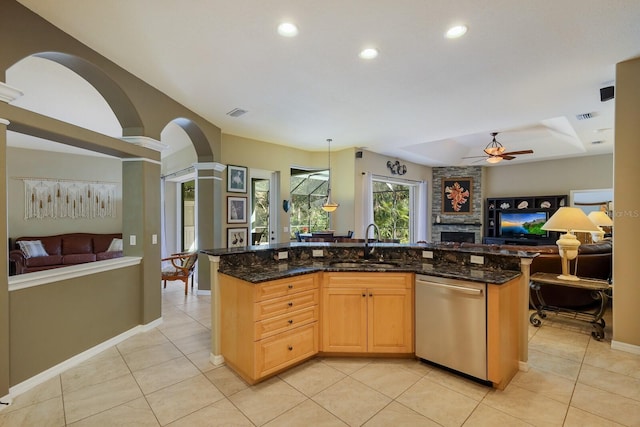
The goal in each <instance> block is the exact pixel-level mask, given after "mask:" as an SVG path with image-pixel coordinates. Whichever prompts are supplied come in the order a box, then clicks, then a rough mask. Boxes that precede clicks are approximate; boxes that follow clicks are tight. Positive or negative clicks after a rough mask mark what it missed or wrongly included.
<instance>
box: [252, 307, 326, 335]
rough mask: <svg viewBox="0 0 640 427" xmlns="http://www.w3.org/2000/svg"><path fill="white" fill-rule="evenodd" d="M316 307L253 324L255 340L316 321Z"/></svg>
mask: <svg viewBox="0 0 640 427" xmlns="http://www.w3.org/2000/svg"><path fill="white" fill-rule="evenodd" d="M318 312H319V310H318V306H317V305H314V306H312V307H307V308H303V309H302V310H297V311H294V312H291V313H285V314H282V315H280V316H275V317H270V318H268V319H265V320H261V321H259V322H256V323H255V339H256V341H257V340H261V339H263V338H267V337H270V336H272V335H275V334H279V333H281V332H286V331H290V330H292V329H294V328H297V327H298V326H302V325H305V324H307V323H311V322H314V321H316V320H318Z"/></svg>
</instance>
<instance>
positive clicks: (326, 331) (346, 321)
mask: <svg viewBox="0 0 640 427" xmlns="http://www.w3.org/2000/svg"><path fill="white" fill-rule="evenodd" d="M367 295H368V294H367V291H366V289H357V288H325V289H324V290H323V292H322V350H323V351H326V352H358V353H362V352H366V351H367V299H368V297H367Z"/></svg>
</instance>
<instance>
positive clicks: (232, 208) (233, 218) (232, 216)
mask: <svg viewBox="0 0 640 427" xmlns="http://www.w3.org/2000/svg"><path fill="white" fill-rule="evenodd" d="M227 222H228V223H229V224H235V223H244V222H247V198H246V197H234V196H228V197H227Z"/></svg>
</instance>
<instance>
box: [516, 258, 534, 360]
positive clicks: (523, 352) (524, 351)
mask: <svg viewBox="0 0 640 427" xmlns="http://www.w3.org/2000/svg"><path fill="white" fill-rule="evenodd" d="M532 262H533V258H520V271H521V272H522V276H521V278H520V281H521V285H520V290H521V291H520V293H521V295H520V301H521V307H522V314H521V315H520V344H519V346H518V347H519V353H520V361H519V367H520V370H521V371H525V372H527V371H528V370H529V282H530V280H531V263H532Z"/></svg>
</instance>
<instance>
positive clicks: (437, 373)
mask: <svg viewBox="0 0 640 427" xmlns="http://www.w3.org/2000/svg"><path fill="white" fill-rule="evenodd" d="M425 378H427V379H429V380H431V381H433V382H436V383H438V384H440V385H443V386H445V387H447V388H449V389H451V390H453V391H457V392H458V393H462V394H464V395H465V396H467V397H470V398H471V399H473V400H475V401H478V402H479V401H481V400H482V398H484V397H485V396H486V395H487V393H489V391H490V390H491V387H489V386H486V385H483V384H479V383H477V382H475V381H472V380H470V379H467V378H465V377H463V376H461V375H456V374H453V373H451V372H448V371H445V370H444V369H433V370H432V371H431V372H429V373H428V374H427V375H426V376H425Z"/></svg>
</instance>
